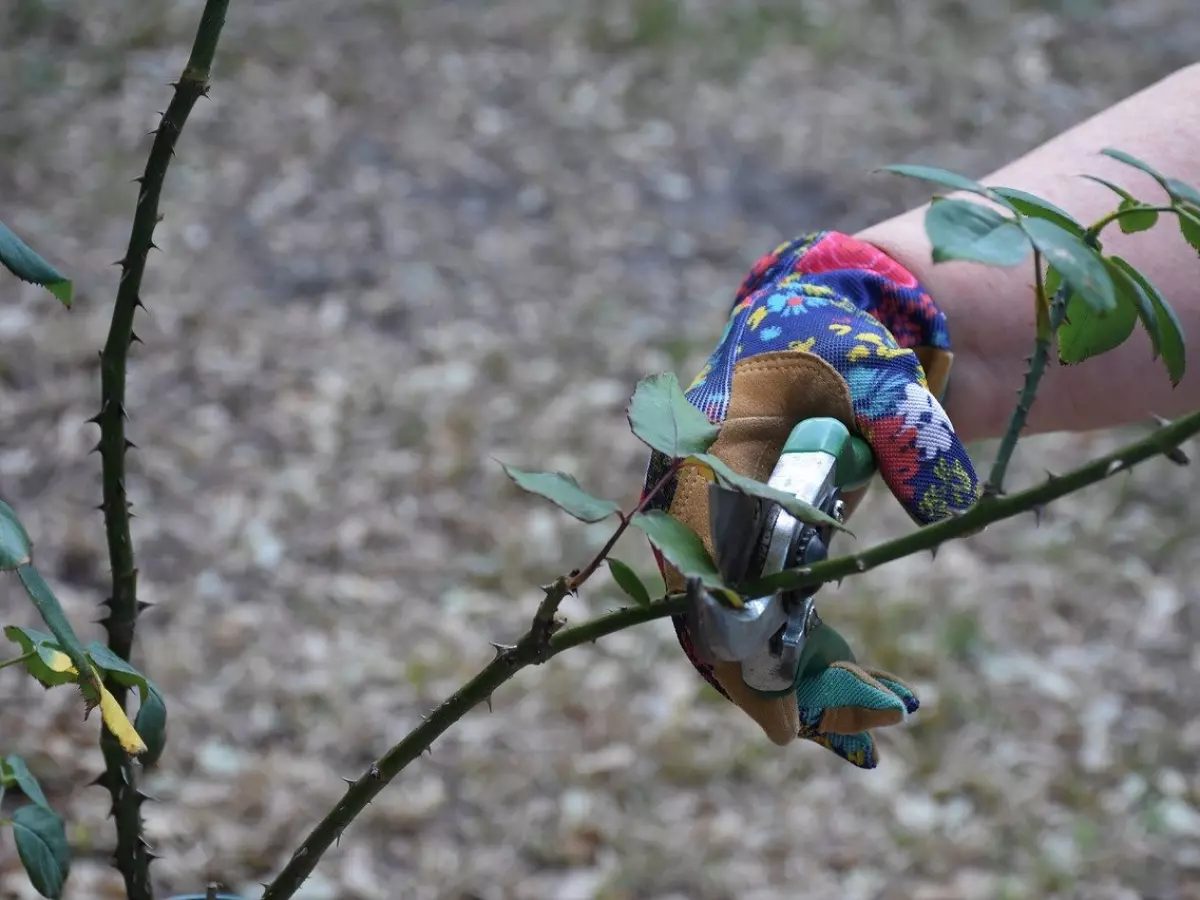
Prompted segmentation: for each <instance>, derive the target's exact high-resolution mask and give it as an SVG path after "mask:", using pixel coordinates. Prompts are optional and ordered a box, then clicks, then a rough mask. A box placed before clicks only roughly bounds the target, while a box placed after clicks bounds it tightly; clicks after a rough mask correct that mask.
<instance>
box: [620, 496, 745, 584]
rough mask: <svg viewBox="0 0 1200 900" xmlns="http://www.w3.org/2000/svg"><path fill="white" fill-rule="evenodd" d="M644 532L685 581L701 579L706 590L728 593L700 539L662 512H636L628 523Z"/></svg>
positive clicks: (690, 530) (655, 510)
mask: <svg viewBox="0 0 1200 900" xmlns="http://www.w3.org/2000/svg"><path fill="white" fill-rule="evenodd" d="M629 524H630V525H633V526H634V527H635V528H639V529H641V530H642V531H643V532H645V534H646V537H648V538H649V539H650V543H652V544H653V545H654V546H655V547H657V548H658V549H659V551H660V552H661V553H662V555H663V556H665V557H666V558H667V561H668V562H670V563H671V565H673V566H674V567H675V568H676V569H678V570H679V571H680V572H681V573H682V574H683V575H684V577H686V578H699V579H700V582H701V583H702V584H704V585H705V586H706V587H710V588H716V589H725V590H728V587H727V586H726V584H725V583H724V582H723V581H722V580H721V575H720V573H719V572H717V564H716V563H714V562H713V560H712V557H711V556H709V555H708V551H707V550H705V549H704V543H703V542H702V541H701V540H700V536H699V535H697V534H696V532H694V531H692V529H690V528H688V527H687V526H686V525H684V524H683V523H682V522H680V521H679V520H678V519H676V518H674V517H672V516H669V515H667V514H666V513H665V512H663V511H662V510H658V509H654V510H650V511H649V512H640V513H635V514H634V515H633V517H632V519H631V520H630V522H629Z"/></svg>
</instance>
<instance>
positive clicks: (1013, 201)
mask: <svg viewBox="0 0 1200 900" xmlns="http://www.w3.org/2000/svg"><path fill="white" fill-rule="evenodd" d="M992 192H993V193H995V194H998V195H999V196H1001V197H1003V198H1004V199H1005V200H1007V201H1008V202H1009V204H1010V205H1011V206H1012V207H1013V209H1015V210H1016V211H1017V212H1019V213H1021V214H1022V215H1026V216H1029V217H1030V218H1034V219H1046V220H1047V221H1049V222H1053V223H1054V224H1055V225H1057V226H1059V227H1060V228H1065V229H1066V230H1067V231H1069V232H1071V233H1072V234H1075V235H1078V236H1080V237H1082V236H1083V234H1084V232H1085V231H1086V230H1087V229H1085V228H1084V227H1083V226H1082V225H1081V224H1079V222H1077V221H1075V218H1074V217H1073V216H1072V215H1071V214H1070V213H1069V212H1067V211H1066V210H1065V209H1062V208H1060V207H1058V206H1055V205H1054V204H1053V203H1051V202H1050V201H1049V200H1043V199H1042V198H1041V197H1038V196H1035V195H1034V194H1030V193H1027V192H1025V191H1020V190H1017V189H1016V188H1006V187H994V188H992Z"/></svg>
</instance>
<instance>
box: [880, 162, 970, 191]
mask: <svg viewBox="0 0 1200 900" xmlns="http://www.w3.org/2000/svg"><path fill="white" fill-rule="evenodd" d="M875 171H876V172H891V173H892V174H893V175H903V176H905V177H906V178H919V179H920V180H922V181H932V182H933V183H935V184H940V185H943V186H944V187H948V188H951V189H953V190H956V191H970V192H971V193H972V194H979V195H981V196H983V197H987V196H990V194H989V192H988V189H987V188H986V187H984V186H983V185H982V184H980V183H979V182H978V181H975V180H974V179H972V178H967V177H966V176H964V175H959V174H957V173H956V172H949V171H947V170H946V169H938V168H935V167H933V166H910V165H904V164H897V165H890V166H881V167H880V168H878V169H876V170H875Z"/></svg>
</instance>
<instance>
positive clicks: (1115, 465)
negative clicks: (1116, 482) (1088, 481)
mask: <svg viewBox="0 0 1200 900" xmlns="http://www.w3.org/2000/svg"><path fill="white" fill-rule="evenodd" d="M1123 468H1125V463H1124V461H1123V460H1120V459H1114V460H1113V461H1112V462H1110V463H1109V464H1108V468H1107V469H1105V470H1104V475H1105V477H1108V476H1110V475H1115V474H1117V473H1118V472H1120V471H1121V470H1122V469H1123Z"/></svg>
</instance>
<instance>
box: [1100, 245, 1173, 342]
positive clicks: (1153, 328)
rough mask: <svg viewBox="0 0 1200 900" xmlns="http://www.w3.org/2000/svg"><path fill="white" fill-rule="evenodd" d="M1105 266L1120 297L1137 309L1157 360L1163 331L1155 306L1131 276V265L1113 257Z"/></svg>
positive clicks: (1107, 259)
mask: <svg viewBox="0 0 1200 900" xmlns="http://www.w3.org/2000/svg"><path fill="white" fill-rule="evenodd" d="M1104 264H1105V265H1106V266H1108V274H1109V275H1111V276H1112V280H1113V284H1114V285H1116V288H1117V295H1118V297H1124V298H1125V300H1126V301H1127V302H1129V303H1132V304H1133V305H1134V307H1136V309H1137V313H1138V318H1140V319H1141V320H1142V327H1144V328H1145V329H1146V333H1147V334H1148V335H1150V344H1151V345H1152V346H1153V348H1154V358H1155V359H1157V358H1158V355H1159V352H1160V351H1159V344H1160V343H1161V342H1162V329H1161V328H1160V327H1159V324H1158V313H1157V312H1156V311H1155V309H1154V304H1153V303H1152V302H1151V300H1150V298H1149V297H1148V296H1147V295H1146V292H1145V291H1144V290H1142V285H1141V284H1140V283H1139V282H1138V281H1137V280H1136V279H1135V278H1133V277H1132V276H1130V274H1129V269H1130V265H1129V263H1127V262H1125V260H1123V259H1121V257H1119V256H1112V257H1106V258H1105V260H1104Z"/></svg>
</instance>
